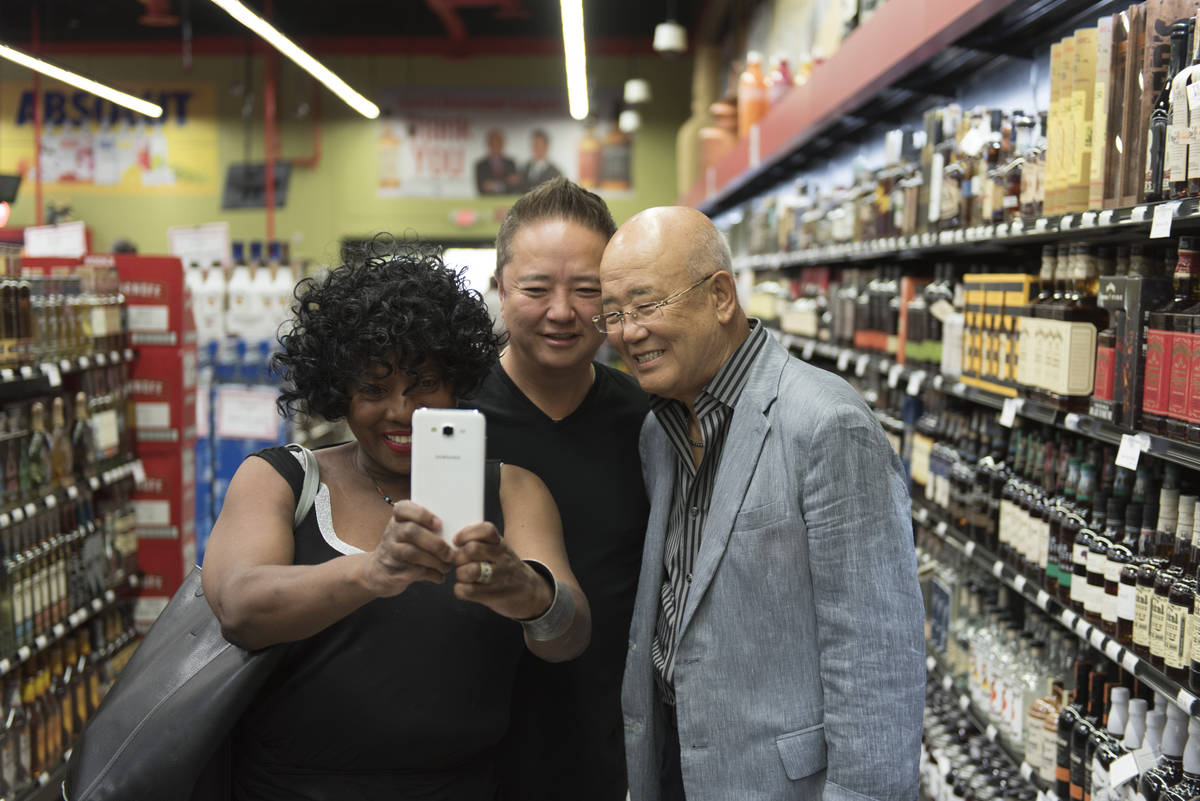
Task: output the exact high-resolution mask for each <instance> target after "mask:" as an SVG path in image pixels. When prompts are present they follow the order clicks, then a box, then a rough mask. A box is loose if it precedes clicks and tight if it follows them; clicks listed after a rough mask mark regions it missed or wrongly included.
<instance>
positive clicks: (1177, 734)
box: [1138, 704, 1188, 801]
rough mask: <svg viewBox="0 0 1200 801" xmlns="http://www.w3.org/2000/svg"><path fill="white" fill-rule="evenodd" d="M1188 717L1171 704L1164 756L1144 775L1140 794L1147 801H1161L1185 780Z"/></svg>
mask: <svg viewBox="0 0 1200 801" xmlns="http://www.w3.org/2000/svg"><path fill="white" fill-rule="evenodd" d="M1187 718H1188V715H1187V713H1186V712H1184V711H1183V710H1182V709H1180V708H1179V707H1177V706H1175V705H1174V704H1171V705H1170V706H1168V708H1167V726H1166V729H1164V730H1163V737H1162V756H1161V757H1159V760H1158V764H1157V765H1155V766H1154V767H1153V768H1151V769H1150V770H1148V771H1146V772H1145V773H1143V774H1142V777H1141V779H1139V780H1138V792H1140V793H1141V795H1142V797H1143V798H1145V799H1146V801H1159V798H1160V797H1161V796H1162V794H1163V792H1165V791H1166V790H1167V789H1168V788H1170V787H1172V786H1174V785H1175V784H1177V783H1178V782H1179V780H1180V779H1182V778H1183V748H1184V743H1185V742H1186V740H1187V731H1188V722H1187Z"/></svg>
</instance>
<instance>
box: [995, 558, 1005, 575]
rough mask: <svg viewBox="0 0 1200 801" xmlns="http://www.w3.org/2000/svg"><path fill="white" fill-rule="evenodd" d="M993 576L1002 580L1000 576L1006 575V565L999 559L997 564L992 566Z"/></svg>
mask: <svg viewBox="0 0 1200 801" xmlns="http://www.w3.org/2000/svg"><path fill="white" fill-rule="evenodd" d="M992 575H993V576H995V577H996V578H1000V576H1002V575H1004V563H1003V562H1001V561H1000V560H999V559H997V560H996V563H995V564H994V565H992Z"/></svg>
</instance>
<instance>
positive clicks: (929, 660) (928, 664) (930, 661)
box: [925, 656, 937, 673]
mask: <svg viewBox="0 0 1200 801" xmlns="http://www.w3.org/2000/svg"><path fill="white" fill-rule="evenodd" d="M935 667H937V660H936V659H934V658H933V657H932V656H927V657H925V669H926V670H928V671H929V672H930V673H932V672H933V669H934V668H935Z"/></svg>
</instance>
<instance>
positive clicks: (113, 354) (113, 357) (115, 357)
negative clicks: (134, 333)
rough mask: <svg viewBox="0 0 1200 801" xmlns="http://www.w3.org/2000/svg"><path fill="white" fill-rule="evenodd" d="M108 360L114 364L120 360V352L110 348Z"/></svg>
mask: <svg viewBox="0 0 1200 801" xmlns="http://www.w3.org/2000/svg"><path fill="white" fill-rule="evenodd" d="M108 360H109V361H110V362H112V363H113V364H116V363H117V362H119V361H121V354H120V353H118V352H117V351H115V350H110V351H109V352H108Z"/></svg>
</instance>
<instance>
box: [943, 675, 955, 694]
mask: <svg viewBox="0 0 1200 801" xmlns="http://www.w3.org/2000/svg"><path fill="white" fill-rule="evenodd" d="M953 686H954V679H952V678H950V677H949V676H942V689H943V690H945V691H946V692H950V689H951V688H952V687H953Z"/></svg>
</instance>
